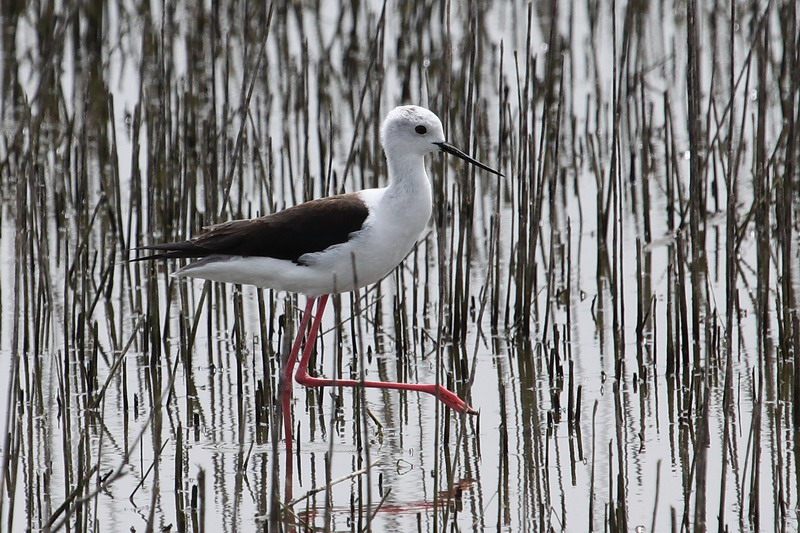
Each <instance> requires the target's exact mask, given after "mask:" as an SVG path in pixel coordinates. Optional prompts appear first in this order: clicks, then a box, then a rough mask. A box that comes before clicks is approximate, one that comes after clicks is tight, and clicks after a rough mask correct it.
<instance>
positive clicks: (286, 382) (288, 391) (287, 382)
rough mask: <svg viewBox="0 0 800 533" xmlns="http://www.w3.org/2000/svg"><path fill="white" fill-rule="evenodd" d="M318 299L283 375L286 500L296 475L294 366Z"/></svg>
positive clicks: (303, 323)
mask: <svg viewBox="0 0 800 533" xmlns="http://www.w3.org/2000/svg"><path fill="white" fill-rule="evenodd" d="M316 300H317V299H316V298H309V299H308V302H306V310H305V312H303V318H301V319H300V327H299V328H297V335H296V336H295V338H294V344H293V345H292V351H291V352H289V357H287V358H286V367H285V368H284V369H283V374H282V375H281V383H280V388H281V405H282V408H283V435H284V438H285V439H286V500H287V501H289V500H291V499H292V477H293V475H294V468H293V466H294V463H293V461H294V458H293V457H292V455H293V449H294V446H293V445H294V436H293V435H292V411H291V404H292V372H293V371H294V364H295V362H296V361H297V354H298V353H300V348H301V347H302V345H303V338H304V337H305V335H306V330H307V329H308V323H309V322H310V321H311V311H312V308H313V307H314V303H315V302H316Z"/></svg>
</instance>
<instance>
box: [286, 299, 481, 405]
mask: <svg viewBox="0 0 800 533" xmlns="http://www.w3.org/2000/svg"><path fill="white" fill-rule="evenodd" d="M318 300H319V305H317V314H316V316H314V322H312V324H311V331H309V333H308V338H307V339H306V347H305V350H303V357H302V358H301V359H300V366H298V367H297V373H296V374H295V376H294V378H295V379H296V380H297V382H298V383H300V384H301V385H305V386H306V387H369V388H373V389H392V390H406V391H414V392H424V393H426V394H430V395H432V396H435V397H436V398H438V399H439V401H440V402H442V403H443V404H445V405H446V406H447V407H449V408H451V409H453V410H454V411H456V412H458V413H467V414H471V415H475V414H478V412H477V411H475V410H474V409H473V408H472V407H470V406H469V405H467V404H466V402H464V400H462V399H461V398H459V397H458V395H457V394H455V393H454V392H452V391H450V390H448V389H446V388H444V387H442V386H441V385H423V384H417V383H398V382H394V381H357V380H353V379H324V378H315V377H312V376H310V375H309V374H308V363H309V359H310V358H311V352H312V351H314V342H315V341H316V339H317V334H318V333H319V328H320V324H321V322H322V315H323V313H324V311H325V304H327V303H328V296H327V295H325V296H320V297H319V299H318ZM304 318H305V317H304Z"/></svg>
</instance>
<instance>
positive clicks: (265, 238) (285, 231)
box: [134, 194, 369, 262]
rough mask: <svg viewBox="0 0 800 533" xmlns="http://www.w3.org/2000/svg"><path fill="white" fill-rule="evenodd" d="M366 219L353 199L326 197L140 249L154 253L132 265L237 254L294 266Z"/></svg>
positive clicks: (347, 234) (363, 207) (362, 208)
mask: <svg viewBox="0 0 800 533" xmlns="http://www.w3.org/2000/svg"><path fill="white" fill-rule="evenodd" d="M368 215H369V209H368V208H367V206H366V204H364V202H363V201H362V200H361V198H359V197H358V195H356V194H341V195H338V196H330V197H328V198H321V199H319V200H312V201H310V202H306V203H303V204H300V205H296V206H294V207H290V208H288V209H284V210H283V211H278V212H277V213H273V214H271V215H266V216H263V217H259V218H252V219H248V220H231V221H229V222H223V223H221V224H216V225H213V226H209V227H208V228H205V229H204V231H203V233H201V234H200V235H198V236H197V237H195V238H193V239H191V240H188V241H181V242H171V243H165V244H152V245H150V246H143V247H142V248H141V249H144V250H153V251H156V252H159V253H155V254H151V255H147V256H144V257H138V258H136V259H134V261H142V260H148V259H196V258H200V257H207V256H210V255H238V256H258V257H274V258H276V259H287V260H290V261H294V262H297V261H298V259H299V258H300V256H302V255H303V254H307V253H313V252H320V251H322V250H325V249H326V248H328V247H330V246H333V245H335V244H341V243H344V242H347V240H348V239H349V238H350V234H352V233H353V232H356V231H359V230H360V229H361V228H362V226H363V224H364V221H365V220H366V219H367V216H368Z"/></svg>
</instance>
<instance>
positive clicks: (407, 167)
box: [386, 154, 431, 207]
mask: <svg viewBox="0 0 800 533" xmlns="http://www.w3.org/2000/svg"><path fill="white" fill-rule="evenodd" d="M386 161H387V164H388V167H389V180H390V184H389V188H388V190H387V191H386V193H387V195H389V196H390V197H397V199H398V200H400V199H401V198H402V200H401V201H402V202H409V200H410V199H411V198H419V200H420V201H421V202H423V203H427V204H428V206H429V207H430V203H431V182H430V180H429V179H428V173H427V172H426V171H425V159H424V158H423V157H421V156H419V155H410V154H404V155H402V156H394V157H388V156H387V158H386Z"/></svg>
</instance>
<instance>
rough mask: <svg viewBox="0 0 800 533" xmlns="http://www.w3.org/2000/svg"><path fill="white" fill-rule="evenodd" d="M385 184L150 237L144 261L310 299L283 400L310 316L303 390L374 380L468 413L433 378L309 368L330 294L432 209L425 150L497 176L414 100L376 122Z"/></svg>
mask: <svg viewBox="0 0 800 533" xmlns="http://www.w3.org/2000/svg"><path fill="white" fill-rule="evenodd" d="M381 144H382V145H383V149H384V152H385V153H386V161H387V163H388V167H389V182H390V184H389V186H388V187H384V188H381V189H366V190H363V191H358V192H354V193H349V194H340V195H337V196H330V197H328V198H321V199H319V200H312V201H310V202H306V203H303V204H300V205H296V206H294V207H290V208H288V209H285V210H283V211H279V212H277V213H273V214H271V215H266V216H262V217H259V218H253V219H248V220H232V221H230V222H224V223H222V224H217V225H214V226H210V227H208V228H206V229H205V231H204V232H203V233H201V234H200V235H199V236H197V237H195V238H193V239H191V240H188V241H182V242H173V243H166V244H153V245H150V246H145V247H144V249H146V250H151V251H155V252H157V253H155V254H152V255H149V256H145V257H140V258H138V260H146V259H196V261H193V262H191V263H189V264H188V265H186V266H184V267H183V268H181V269H180V270H178V271H177V272H175V273H174V274H173V276H176V277H191V278H199V279H207V280H213V281H221V282H227V283H240V284H249V285H255V286H257V287H265V288H271V289H277V290H285V291H292V292H297V293H302V294H305V295H306V296H307V298H308V301H307V303H306V308H305V312H304V313H303V318H302V320H301V324H300V329H299V330H298V332H297V337H296V338H295V341H294V344H293V347H292V351H291V352H290V354H289V357H288V358H287V362H286V367H285V369H284V370H283V376H282V377H283V383H284V397H286V394H287V390H288V391H290V390H291V375H292V370H293V368H294V365H295V362H296V360H297V356H298V354H299V352H300V349H301V347H302V346H303V338H304V336H305V334H306V330H307V329H308V324H309V322H310V321H311V317H312V312H313V308H314V304H315V303H316V304H317V311H316V315H315V316H314V320H313V322H312V324H311V329H310V331H309V333H308V337H307V338H306V339H305V349H304V350H303V355H302V357H301V359H300V365H299V366H298V369H297V373H296V375H295V379H296V380H297V382H298V383H300V384H302V385H305V386H307V387H325V386H334V387H372V388H378V389H396V390H407V391H417V392H425V393H428V394H432V395H433V396H435V397H436V398H438V399H439V400H440V401H441V402H442V403H444V404H445V405H447V406H448V407H450V408H452V409H454V410H455V411H457V412H459V413H463V412H466V413H470V414H474V413H475V411H474V410H473V409H472V408H471V407H470V406H469V405H467V404H466V403H465V402H464V401H463V400H462V399H461V398H459V397H458V396H457V395H456V394H455V393H453V392H451V391H449V390H448V389H446V388H444V387H442V386H440V385H428V384H415V383H397V382H384V381H357V380H346V379H323V378H317V377H313V376H310V375H309V374H308V364H309V359H310V357H311V353H312V351H313V347H314V343H315V341H316V338H317V334H318V332H319V327H320V323H321V321H322V315H323V313H324V311H325V305H326V304H327V302H328V295H330V294H335V293H341V292H347V291H352V290H355V289H358V288H360V287H364V286H365V285H369V284H372V283H375V282H377V281H380V280H381V279H382V278H383V277H384V276H386V275H387V274H388V273H389V272H391V271H392V270H393V269H394V268H395V267H397V265H399V264H400V262H401V261H402V260H403V259H404V258H405V256H406V255H407V254H408V253H409V252H410V251H411V249H412V248H413V246H414V245H415V244H416V242H417V239H418V238H419V236H420V234H421V233H422V231H423V230H424V229H425V226H426V225H427V224H428V219H429V218H430V216H431V207H432V206H431V184H430V181H429V179H428V174H427V172H426V171H425V161H424V156H425V155H426V154H428V153H431V152H435V151H442V152H446V153H448V154H451V155H454V156H456V157H459V158H461V159H463V160H465V161H467V162H469V163H471V164H473V165H475V166H477V167H479V168H482V169H483V170H486V171H488V172H491V173H493V174H497V175H500V176H502V174H500V173H499V172H497V171H496V170H493V169H491V168H489V167H488V166H486V165H484V164H483V163H480V162H479V161H476V160H475V159H473V158H471V157H470V156H468V155H467V154H465V153H464V152H462V151H461V150H459V149H457V148H455V147H454V146H452V145H450V144H448V143H447V142H445V138H444V130H443V128H442V122H441V121H440V120H439V118H438V117H437V116H436V115H435V114H434V113H432V112H431V111H429V110H427V109H424V108H422V107H417V106H402V107H397V108H395V109H393V110H392V111H391V112H390V113H389V115H388V116H387V117H386V120H385V121H384V123H383V126H382V127H381Z"/></svg>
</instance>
